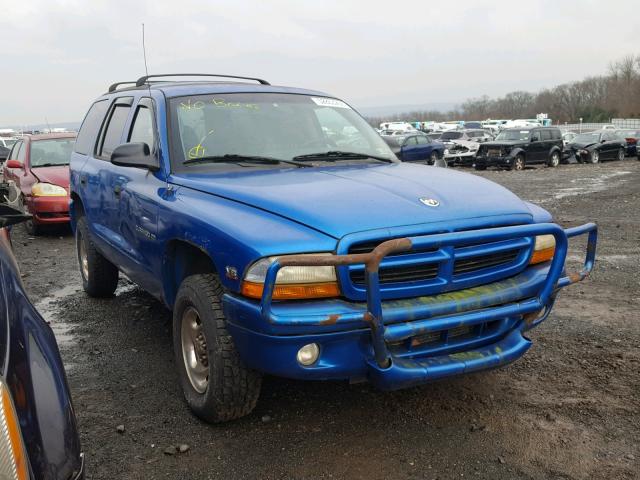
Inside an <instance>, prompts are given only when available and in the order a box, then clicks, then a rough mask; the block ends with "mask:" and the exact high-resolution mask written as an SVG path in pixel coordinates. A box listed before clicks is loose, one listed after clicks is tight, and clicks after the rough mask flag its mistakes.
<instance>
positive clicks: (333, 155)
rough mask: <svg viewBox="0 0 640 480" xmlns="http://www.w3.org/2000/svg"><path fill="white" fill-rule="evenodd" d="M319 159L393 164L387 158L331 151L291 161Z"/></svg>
mask: <svg viewBox="0 0 640 480" xmlns="http://www.w3.org/2000/svg"><path fill="white" fill-rule="evenodd" d="M314 158H317V159H320V160H324V161H327V162H335V161H338V160H366V159H369V158H372V159H374V160H379V161H381V162H388V163H393V160H391V159H390V158H387V157H379V156H377V155H369V154H368V153H358V152H343V151H340V150H331V151H329V152H318V153H307V154H306V155H298V156H295V157H293V160H302V159H314Z"/></svg>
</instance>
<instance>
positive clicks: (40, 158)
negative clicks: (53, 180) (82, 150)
mask: <svg viewBox="0 0 640 480" xmlns="http://www.w3.org/2000/svg"><path fill="white" fill-rule="evenodd" d="M74 143H75V138H55V139H51V140H36V141H33V142H31V153H30V158H29V164H30V165H31V168H37V167H53V166H57V165H69V159H70V158H71V152H72V151H73V145H74Z"/></svg>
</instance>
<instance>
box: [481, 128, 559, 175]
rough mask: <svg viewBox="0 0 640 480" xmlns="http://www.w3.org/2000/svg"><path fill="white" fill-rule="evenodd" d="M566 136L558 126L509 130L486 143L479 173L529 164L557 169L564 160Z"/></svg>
mask: <svg viewBox="0 0 640 480" xmlns="http://www.w3.org/2000/svg"><path fill="white" fill-rule="evenodd" d="M562 147H563V145H562V133H561V132H560V129H559V128H557V127H535V128H509V129H506V130H503V131H501V132H500V133H499V134H498V136H497V137H496V139H495V140H494V141H492V142H486V143H483V144H482V145H481V146H480V148H479V149H478V154H477V156H476V161H475V168H476V170H484V169H486V168H487V167H490V166H495V167H504V168H507V169H509V170H511V169H513V170H523V169H524V166H525V165H526V164H533V163H546V164H547V165H549V166H550V167H557V166H558V164H559V163H560V159H561V158H562Z"/></svg>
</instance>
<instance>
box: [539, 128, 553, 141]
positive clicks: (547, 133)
mask: <svg viewBox="0 0 640 480" xmlns="http://www.w3.org/2000/svg"><path fill="white" fill-rule="evenodd" d="M540 139H541V140H551V132H550V131H549V130H542V131H541V132H540Z"/></svg>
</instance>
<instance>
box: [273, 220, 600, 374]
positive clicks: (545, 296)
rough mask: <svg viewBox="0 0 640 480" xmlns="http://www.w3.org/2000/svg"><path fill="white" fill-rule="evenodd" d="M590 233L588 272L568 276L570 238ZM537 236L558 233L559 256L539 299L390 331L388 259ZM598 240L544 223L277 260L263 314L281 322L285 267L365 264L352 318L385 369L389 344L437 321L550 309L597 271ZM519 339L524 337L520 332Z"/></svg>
mask: <svg viewBox="0 0 640 480" xmlns="http://www.w3.org/2000/svg"><path fill="white" fill-rule="evenodd" d="M585 234H588V240H587V248H586V256H585V260H584V264H583V268H582V270H580V271H579V272H575V273H570V274H565V273H564V266H565V260H566V256H567V250H568V245H569V238H572V237H576V236H579V235H585ZM537 235H553V236H554V237H555V240H556V247H555V253H554V256H553V259H552V260H551V264H550V266H549V272H548V274H547V277H546V279H545V281H544V283H543V285H542V287H541V288H540V291H539V292H538V294H537V296H535V297H533V298H529V299H526V300H523V301H520V302H516V303H511V304H507V305H502V306H498V307H493V308H490V309H483V310H476V311H468V312H464V313H461V314H459V315H454V316H449V317H442V318H437V317H435V318H426V319H423V320H415V321H412V322H407V323H403V324H394V325H393V326H392V328H389V327H385V323H384V318H383V307H382V297H381V293H380V281H379V277H378V273H379V267H380V263H381V262H382V260H383V259H384V258H385V257H386V256H387V255H390V254H393V253H399V252H407V251H411V250H413V249H427V248H441V247H456V246H464V245H469V244H475V243H481V242H486V243H490V242H499V241H503V240H512V239H517V238H523V237H535V236H537ZM597 236H598V228H597V226H596V224H594V223H587V224H584V225H581V226H578V227H573V228H568V229H563V228H561V227H560V226H559V225H556V224H554V223H541V224H533V225H518V226H510V227H500V228H490V229H482V230H473V231H465V232H452V233H442V234H436V235H423V236H413V237H405V238H398V239H393V240H387V241H385V242H382V243H380V244H379V245H378V246H377V247H376V248H375V249H374V250H372V251H371V252H369V253H359V254H351V255H334V256H317V255H308V254H301V255H291V256H287V257H283V258H276V259H275V260H274V261H273V263H272V264H271V265H270V266H269V268H268V270H267V274H266V278H265V283H264V291H263V295H262V299H261V312H262V316H263V318H264V319H265V320H267V321H268V322H271V323H273V322H275V321H276V320H277V316H276V315H275V314H274V313H273V311H272V302H273V299H272V296H273V291H274V288H275V283H276V278H277V275H278V271H279V270H280V269H281V268H283V267H288V266H301V267H302V266H305V267H311V266H334V267H338V266H344V265H353V264H364V266H365V272H366V274H365V278H366V291H367V306H366V310H364V309H363V311H362V312H358V313H355V314H352V315H353V319H354V320H362V321H364V322H366V323H367V324H368V325H369V327H370V328H371V342H372V346H373V351H374V356H375V362H376V364H377V367H378V368H379V369H386V368H388V367H389V366H390V365H391V364H392V356H391V354H390V352H389V349H388V348H387V344H386V342H387V341H397V340H402V339H405V338H408V337H410V336H411V335H414V334H416V333H419V332H420V331H421V329H422V330H428V329H429V324H433V323H434V322H436V323H438V325H439V326H441V327H444V328H446V326H447V325H448V324H451V325H454V324H461V323H465V324H475V323H480V322H487V321H490V320H493V319H499V318H505V317H513V316H524V315H527V314H534V313H535V312H539V311H542V310H547V309H548V307H550V305H551V304H552V303H553V294H554V292H555V291H556V290H557V289H559V288H562V287H566V286H567V285H571V284H572V283H576V282H579V281H582V280H583V279H584V278H585V277H587V275H589V273H590V272H591V271H592V270H593V266H594V262H595V255H596V243H597ZM432 328H433V327H432ZM518 335H520V334H519V332H518ZM398 360H399V362H398V363H399V364H403V363H406V360H401V359H398Z"/></svg>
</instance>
